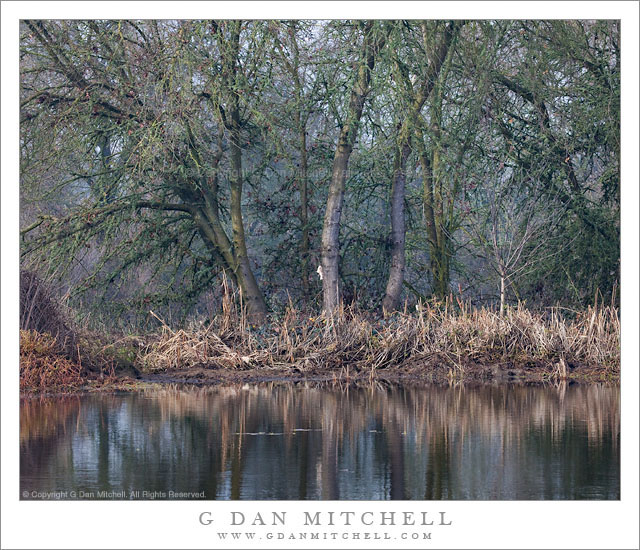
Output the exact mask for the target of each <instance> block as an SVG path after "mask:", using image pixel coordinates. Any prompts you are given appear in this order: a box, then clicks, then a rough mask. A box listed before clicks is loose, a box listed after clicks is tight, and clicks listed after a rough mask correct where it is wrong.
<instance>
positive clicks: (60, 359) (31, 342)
mask: <svg viewBox="0 0 640 550" xmlns="http://www.w3.org/2000/svg"><path fill="white" fill-rule="evenodd" d="M84 382H85V378H84V376H83V369H82V365H81V364H80V363H77V362H75V361H72V360H71V359H69V358H68V357H67V356H66V355H65V353H64V352H63V351H61V347H60V345H59V344H58V341H57V340H56V339H55V338H54V337H53V336H51V335H50V334H47V333H40V332H37V331H35V330H21V331H20V391H23V392H37V391H44V390H56V391H65V390H74V389H77V388H79V387H80V386H82V385H83V384H84Z"/></svg>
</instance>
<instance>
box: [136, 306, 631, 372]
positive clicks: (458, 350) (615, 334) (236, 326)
mask: <svg viewBox="0 0 640 550" xmlns="http://www.w3.org/2000/svg"><path fill="white" fill-rule="evenodd" d="M454 305H455V307H454ZM223 306H224V308H223V313H222V314H221V315H220V316H218V317H216V318H215V319H213V321H212V322H211V323H209V324H207V325H205V324H202V323H201V324H199V325H194V326H191V327H188V328H186V329H181V330H177V331H174V330H172V329H170V328H169V327H168V326H167V324H166V323H164V322H162V329H161V332H160V334H158V335H157V337H156V338H155V340H154V341H153V342H152V343H151V344H149V345H148V347H147V349H146V351H145V352H144V353H143V354H142V362H143V368H144V369H145V370H146V371H147V372H158V371H164V370H166V369H170V368H174V369H186V368H190V367H205V368H230V369H249V368H257V369H280V370H282V369H284V370H295V371H299V372H301V373H305V372H317V371H320V370H321V371H333V372H336V371H340V370H342V371H343V372H342V374H344V369H345V368H348V369H351V371H352V372H362V371H366V372H369V373H370V375H371V376H372V377H373V376H374V374H375V372H376V371H378V370H381V369H391V368H396V367H402V366H403V365H407V364H409V363H411V364H412V365H418V364H419V363H421V362H422V363H424V364H425V365H428V364H431V365H433V364H434V361H437V362H438V363H439V364H440V365H442V366H444V367H446V368H448V369H449V370H450V372H451V373H452V375H455V376H457V375H464V371H465V369H466V368H467V366H468V365H470V364H474V363H475V364H478V363H482V364H489V363H495V364H499V363H505V362H511V363H512V364H524V365H526V364H532V365H535V366H538V367H541V368H542V369H543V370H545V371H546V373H547V375H549V376H550V377H555V378H567V377H570V376H569V375H570V370H571V369H572V368H574V367H575V366H590V367H596V368H598V369H599V370H600V371H601V372H604V373H605V374H606V375H608V376H617V374H618V373H619V365H620V321H619V316H618V311H617V309H615V308H613V307H606V306H605V307H602V306H601V307H589V308H588V309H587V310H586V311H584V312H580V313H577V314H576V315H575V318H574V319H573V320H569V319H567V318H566V316H563V315H562V314H561V312H560V310H558V309H553V310H550V311H548V312H545V313H533V312H531V311H529V310H527V309H526V308H524V307H514V308H508V309H507V310H506V312H505V314H504V315H503V316H500V315H498V314H497V313H496V312H495V311H493V310H491V309H488V308H479V309H475V308H471V307H470V306H468V305H466V304H464V303H461V302H457V303H455V304H454V302H453V301H452V300H450V301H448V302H446V303H445V304H444V305H443V306H441V307H433V306H431V305H420V306H418V307H416V311H415V313H413V312H412V313H411V314H408V313H407V312H405V313H396V314H394V315H393V316H391V317H388V318H386V319H378V320H371V319H369V318H368V317H367V316H366V315H364V314H361V313H359V312H357V311H355V310H354V309H351V308H344V307H343V308H341V309H340V310H339V311H338V312H337V313H336V314H335V315H334V316H332V317H324V316H321V317H317V318H308V317H305V318H303V317H302V316H301V314H300V313H299V312H297V311H296V310H295V309H294V308H293V307H292V306H290V307H289V308H288V310H287V311H286V313H285V315H284V316H283V317H282V318H281V319H279V320H277V321H275V320H274V321H272V322H271V323H270V324H268V325H265V326H260V327H255V326H252V325H251V324H249V323H248V321H247V318H246V316H245V315H243V314H242V311H239V309H238V308H237V307H235V306H234V305H233V302H232V301H227V302H226V303H225V304H223Z"/></svg>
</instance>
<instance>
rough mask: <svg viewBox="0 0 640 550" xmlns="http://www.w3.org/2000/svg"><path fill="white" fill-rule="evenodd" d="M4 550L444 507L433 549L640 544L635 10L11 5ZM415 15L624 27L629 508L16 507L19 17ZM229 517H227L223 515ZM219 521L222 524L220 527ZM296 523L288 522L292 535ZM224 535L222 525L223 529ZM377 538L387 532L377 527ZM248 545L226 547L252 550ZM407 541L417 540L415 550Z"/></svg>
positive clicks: (191, 535) (6, 8)
mask: <svg viewBox="0 0 640 550" xmlns="http://www.w3.org/2000/svg"><path fill="white" fill-rule="evenodd" d="M1 10H2V111H1V114H2V189H1V193H2V194H1V197H2V203H1V208H2V210H1V213H2V217H1V223H2V294H1V297H2V318H1V319H2V325H1V327H2V344H3V345H2V355H1V363H0V364H1V366H2V368H1V376H2V393H1V396H2V440H1V441H2V447H1V449H2V477H1V481H2V485H1V486H2V496H1V504H2V530H1V533H2V543H1V545H2V548H90V547H91V548H133V547H138V548H212V547H221V546H220V541H219V540H217V537H216V536H215V532H214V530H212V529H211V528H210V527H203V526H201V525H200V524H199V523H198V515H199V514H200V513H201V512H203V511H210V512H212V514H213V517H214V519H216V520H218V521H220V522H222V521H223V520H222V519H221V518H226V517H228V514H229V511H231V510H235V511H243V512H244V513H245V514H246V515H247V517H250V516H251V514H252V513H255V512H258V511H259V512H261V513H264V512H265V511H268V510H275V511H284V510H286V511H289V512H290V514H289V515H290V516H294V515H295V514H296V513H299V511H300V510H305V511H309V512H315V511H321V510H322V511H329V510H334V511H336V510H339V511H342V510H345V511H346V510H352V511H359V512H362V511H364V510H371V511H376V510H387V511H389V510H397V511H405V510H406V511H410V510H411V511H422V510H429V511H436V512H437V511H446V513H447V516H448V517H449V518H451V519H452V520H453V521H454V525H453V526H452V528H447V529H446V530H443V529H444V528H442V529H437V528H436V529H433V532H434V534H433V539H432V540H431V541H429V542H427V543H426V544H425V543H424V542H421V543H419V545H420V546H421V547H423V546H429V547H434V548H562V547H564V548H638V248H639V243H638V182H639V178H638V149H639V145H638V3H637V2H635V1H634V2H466V1H461V2H384V3H383V2H380V3H374V2H366V3H365V2H306V3H301V2H154V3H148V2H2V6H1ZM242 16H250V17H251V18H257V19H259V18H265V19H266V18H268V19H290V18H310V19H330V18H340V19H347V18H355V19H357V18H372V17H375V18H410V19H423V18H424V19H440V18H452V17H453V18H462V17H464V18H468V19H488V18H496V19H518V18H532V19H540V18H554V19H561V18H566V19H570V18H580V19H621V20H622V82H623V88H622V250H623V252H622V301H621V303H622V346H623V347H622V350H623V363H622V368H623V371H622V388H621V391H622V438H621V442H622V443H621V447H622V470H621V471H622V487H621V492H622V500H621V501H618V502H582V501H581V502H566V501H563V502H547V501H545V502H509V501H499V502H486V501H483V502H459V501H457V502H401V503H388V502H387V503H378V502H366V503H364V502H357V501H341V502H339V503H336V502H326V501H325V502H309V503H305V504H304V505H301V503H299V502H296V501H292V502H286V501H281V502H268V501H261V502H244V503H232V502H228V501H225V502H222V501H218V502H211V501H207V502H28V501H19V500H18V495H19V453H18V441H19V426H18V404H19V402H18V390H17V388H18V368H17V366H18V338H17V327H18V294H19V293H18V246H17V244H18V181H19V179H18V157H19V155H18V128H19V123H18V121H19V108H18V82H19V80H18V62H17V61H18V57H17V53H18V21H19V19H21V18H28V17H32V18H41V19H55V18H58V19H64V18H69V19H71V18H96V17H104V18H147V19H149V18H176V19H189V18H217V19H221V18H234V17H235V18H239V17H242ZM218 518H220V519H218ZM221 527H222V526H221ZM291 527H293V525H292V524H291V525H288V526H287V529H289V528H291ZM221 530H223V529H221ZM378 530H380V529H378ZM250 544H251V546H255V547H263V548H280V547H282V545H283V544H286V546H287V547H289V548H296V547H298V546H302V545H303V544H304V546H305V547H307V548H320V547H322V548H326V547H332V548H340V547H345V546H346V547H349V548H386V547H397V546H398V541H395V542H392V543H391V544H389V543H388V542H387V543H385V542H384V541H367V542H364V541H362V542H356V541H341V540H338V541H336V542H331V541H315V542H314V541H306V542H305V543H297V545H296V543H285V542H283V541H278V540H272V541H270V542H269V541H265V540H261V541H260V542H259V543H258V542H254V543H250ZM246 545H247V542H246V540H245V541H238V542H236V543H235V546H234V545H233V544H228V545H227V547H230V548H231V547H238V548H241V547H245V546H246ZM403 547H405V548H410V547H418V546H413V545H412V544H411V543H410V542H409V543H404V544H403Z"/></svg>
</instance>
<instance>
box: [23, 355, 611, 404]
mask: <svg viewBox="0 0 640 550" xmlns="http://www.w3.org/2000/svg"><path fill="white" fill-rule="evenodd" d="M408 363H409V364H406V365H400V366H399V367H398V368H394V369H389V368H386V369H379V370H374V371H373V374H372V370H371V369H355V368H352V369H348V368H346V367H343V368H342V369H340V370H335V369H330V368H328V369H313V370H312V371H309V372H302V371H300V370H299V369H296V370H294V369H291V368H286V367H282V368H280V369H274V368H272V367H269V368H260V367H256V368H248V369H242V370H240V369H229V368H207V367H205V366H196V367H189V368H183V369H167V370H166V371H164V372H154V373H141V374H140V375H139V376H138V377H136V378H133V377H131V376H128V375H120V376H118V375H116V376H113V377H109V378H105V379H102V380H101V379H99V378H87V379H86V381H85V382H86V383H85V384H83V385H81V386H78V387H73V388H56V387H51V388H42V389H39V390H37V391H20V398H21V399H22V398H37V397H62V396H69V395H78V394H95V393H113V392H135V391H143V390H147V389H154V388H156V389H160V388H163V387H166V386H168V385H172V384H179V385H195V386H203V387H216V386H229V385H237V384H261V383H267V382H277V383H283V384H300V383H310V384H318V385H322V386H324V385H327V384H336V385H340V386H344V385H347V386H348V385H351V384H355V385H362V384H370V383H379V382H382V383H388V384H397V385H414V384H428V385H452V384H469V385H473V386H476V385H480V386H481V385H505V386H506V385H514V384H515V385H547V384H562V383H566V384H584V385H589V384H607V385H618V386H619V385H620V375H619V373H616V374H614V373H611V371H610V370H609V369H604V368H599V367H593V366H586V365H581V366H580V365H576V366H573V367H569V368H568V372H567V375H566V376H559V369H558V366H555V367H554V366H553V365H546V366H545V365H540V364H538V365H533V364H528V365H527V364H521V365H513V364H512V363H510V362H508V361H506V362H496V363H492V364H482V363H467V364H465V365H464V366H463V370H458V369H452V368H451V367H447V366H446V365H443V364H440V365H430V366H429V367H428V368H425V365H424V364H421V365H416V364H410V363H411V362H408Z"/></svg>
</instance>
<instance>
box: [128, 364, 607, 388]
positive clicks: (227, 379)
mask: <svg viewBox="0 0 640 550" xmlns="http://www.w3.org/2000/svg"><path fill="white" fill-rule="evenodd" d="M140 380H141V381H143V382H146V383H159V384H165V383H189V384H237V383H254V382H265V381H274V380H278V381H290V382H299V381H332V380H333V381H337V382H338V381H339V382H351V381H368V380H386V381H389V382H406V383H410V382H426V383H438V384H441V383H449V382H452V381H460V382H475V383H513V382H521V383H545V382H546V383H548V382H560V381H570V382H583V383H590V382H609V383H618V382H619V375H618V374H617V373H612V372H611V371H610V369H605V368H599V367H594V366H589V365H574V364H569V365H566V372H565V371H564V370H563V368H562V366H561V365H553V364H544V363H542V362H537V363H536V362H528V363H522V364H514V363H512V362H509V361H506V362H491V363H482V362H473V361H466V360H464V359H463V360H462V361H461V362H460V364H459V365H451V364H450V363H449V364H447V362H445V361H443V360H442V359H440V358H434V359H433V360H431V361H426V362H425V361H407V362H405V363H403V364H400V365H398V366H397V367H393V368H385V369H366V368H359V367H357V366H355V367H349V366H347V365H345V366H344V367H342V368H340V369H335V368H325V369H323V368H318V367H315V368H309V369H305V370H301V369H300V368H289V367H286V366H282V367H279V368H278V367H269V368H259V367H253V368H246V369H229V368H223V367H208V366H205V365H200V366H193V367H189V368H181V369H176V368H173V369H167V370H166V371H163V372H156V373H150V374H141V375H140Z"/></svg>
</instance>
